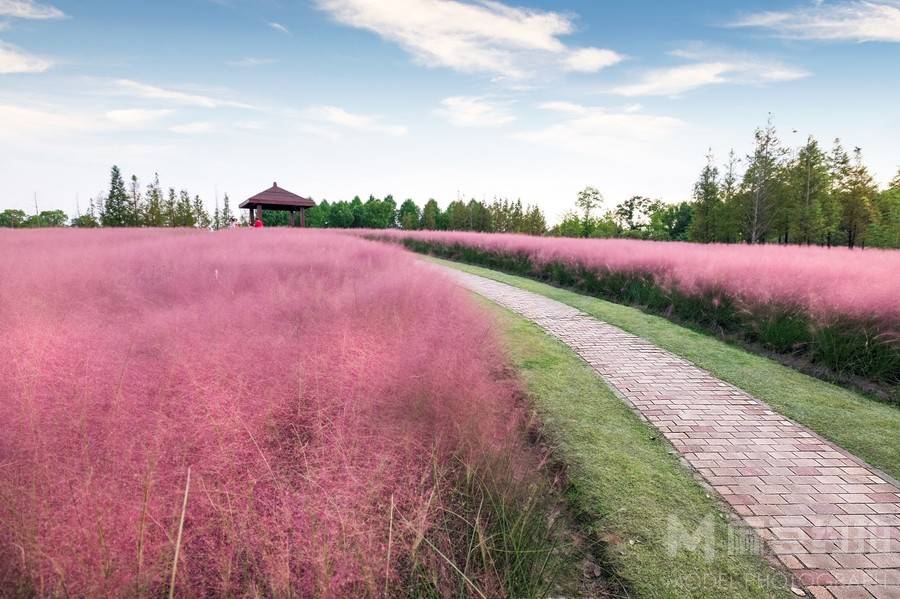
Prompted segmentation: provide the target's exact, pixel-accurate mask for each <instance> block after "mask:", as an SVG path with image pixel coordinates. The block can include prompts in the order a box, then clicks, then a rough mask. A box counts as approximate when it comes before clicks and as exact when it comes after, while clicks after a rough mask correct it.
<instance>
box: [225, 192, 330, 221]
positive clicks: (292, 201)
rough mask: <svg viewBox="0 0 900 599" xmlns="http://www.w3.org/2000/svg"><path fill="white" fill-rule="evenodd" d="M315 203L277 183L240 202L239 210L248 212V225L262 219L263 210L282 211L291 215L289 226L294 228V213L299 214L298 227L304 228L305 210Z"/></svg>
mask: <svg viewBox="0 0 900 599" xmlns="http://www.w3.org/2000/svg"><path fill="white" fill-rule="evenodd" d="M315 205H316V203H315V202H313V201H312V200H310V199H309V198H302V197H300V196H298V195H297V194H295V193H291V192H289V191H288V190H286V189H282V188H280V187H278V183H272V187H270V188H269V189H267V190H265V191H262V192H260V193H258V194H256V195H255V196H253V197H252V198H249V199H246V200H244V201H243V202H241V205H240V208H241V209H242V210H244V209H246V210H249V211H250V224H251V225H252V224H253V222H254V221H255V220H256V219H257V218H259V219H261V218H262V214H263V210H282V211H288V212H290V213H291V226H292V227H293V226H295V222H294V213H295V212H300V226H301V227H305V226H306V209H307V208H312V207H313V206H315Z"/></svg>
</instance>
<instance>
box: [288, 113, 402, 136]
mask: <svg viewBox="0 0 900 599" xmlns="http://www.w3.org/2000/svg"><path fill="white" fill-rule="evenodd" d="M304 115H305V116H306V117H307V118H310V119H312V120H316V121H320V122H323V123H328V124H330V125H338V126H339V127H343V128H346V129H353V130H356V131H365V132H369V133H384V134H387V135H392V136H401V135H406V133H407V129H406V127H404V126H402V125H385V124H383V123H381V122H380V121H381V119H380V118H379V117H375V116H368V115H363V114H353V113H351V112H347V111H346V110H344V109H343V108H339V107H337V106H312V107H310V108H308V109H306V110H305V111H304Z"/></svg>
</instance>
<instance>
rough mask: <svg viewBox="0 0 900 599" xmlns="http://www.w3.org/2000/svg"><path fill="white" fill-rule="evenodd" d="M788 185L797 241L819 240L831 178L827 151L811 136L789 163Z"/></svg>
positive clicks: (809, 241) (810, 241) (807, 242)
mask: <svg viewBox="0 0 900 599" xmlns="http://www.w3.org/2000/svg"><path fill="white" fill-rule="evenodd" d="M788 185H789V188H790V193H791V194H792V196H793V204H794V206H795V213H794V217H793V231H794V241H796V242H798V243H805V244H807V245H809V244H811V243H816V242H817V241H818V240H819V238H820V236H821V231H822V229H823V226H824V223H823V214H822V211H823V205H824V203H825V201H826V196H827V194H828V185H829V181H828V164H827V162H826V157H825V153H824V152H822V150H821V149H819V144H818V142H817V141H816V140H815V138H813V136H811V135H810V136H809V137H808V138H807V140H806V145H804V146H803V147H802V148H801V149H800V151H799V152H798V153H797V158H796V160H794V161H793V163H792V164H791V166H790V169H789V173H788Z"/></svg>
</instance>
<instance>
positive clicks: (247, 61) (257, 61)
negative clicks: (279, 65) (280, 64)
mask: <svg viewBox="0 0 900 599" xmlns="http://www.w3.org/2000/svg"><path fill="white" fill-rule="evenodd" d="M274 62H275V59H274V58H252V57H249V56H247V57H244V58H242V59H240V60H232V61H229V62H227V63H226V64H227V65H228V66H230V67H259V66H262V65H266V64H272V63H274Z"/></svg>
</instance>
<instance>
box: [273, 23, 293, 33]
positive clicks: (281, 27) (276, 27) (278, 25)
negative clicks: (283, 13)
mask: <svg viewBox="0 0 900 599" xmlns="http://www.w3.org/2000/svg"><path fill="white" fill-rule="evenodd" d="M269 27H271V28H272V29H274V30H275V31H279V32H281V33H286V34H287V35H290V34H291V31H290V29H288V28H287V27H285V26H284V25H282V24H281V23H276V22H275V21H272V22H271V23H269Z"/></svg>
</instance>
